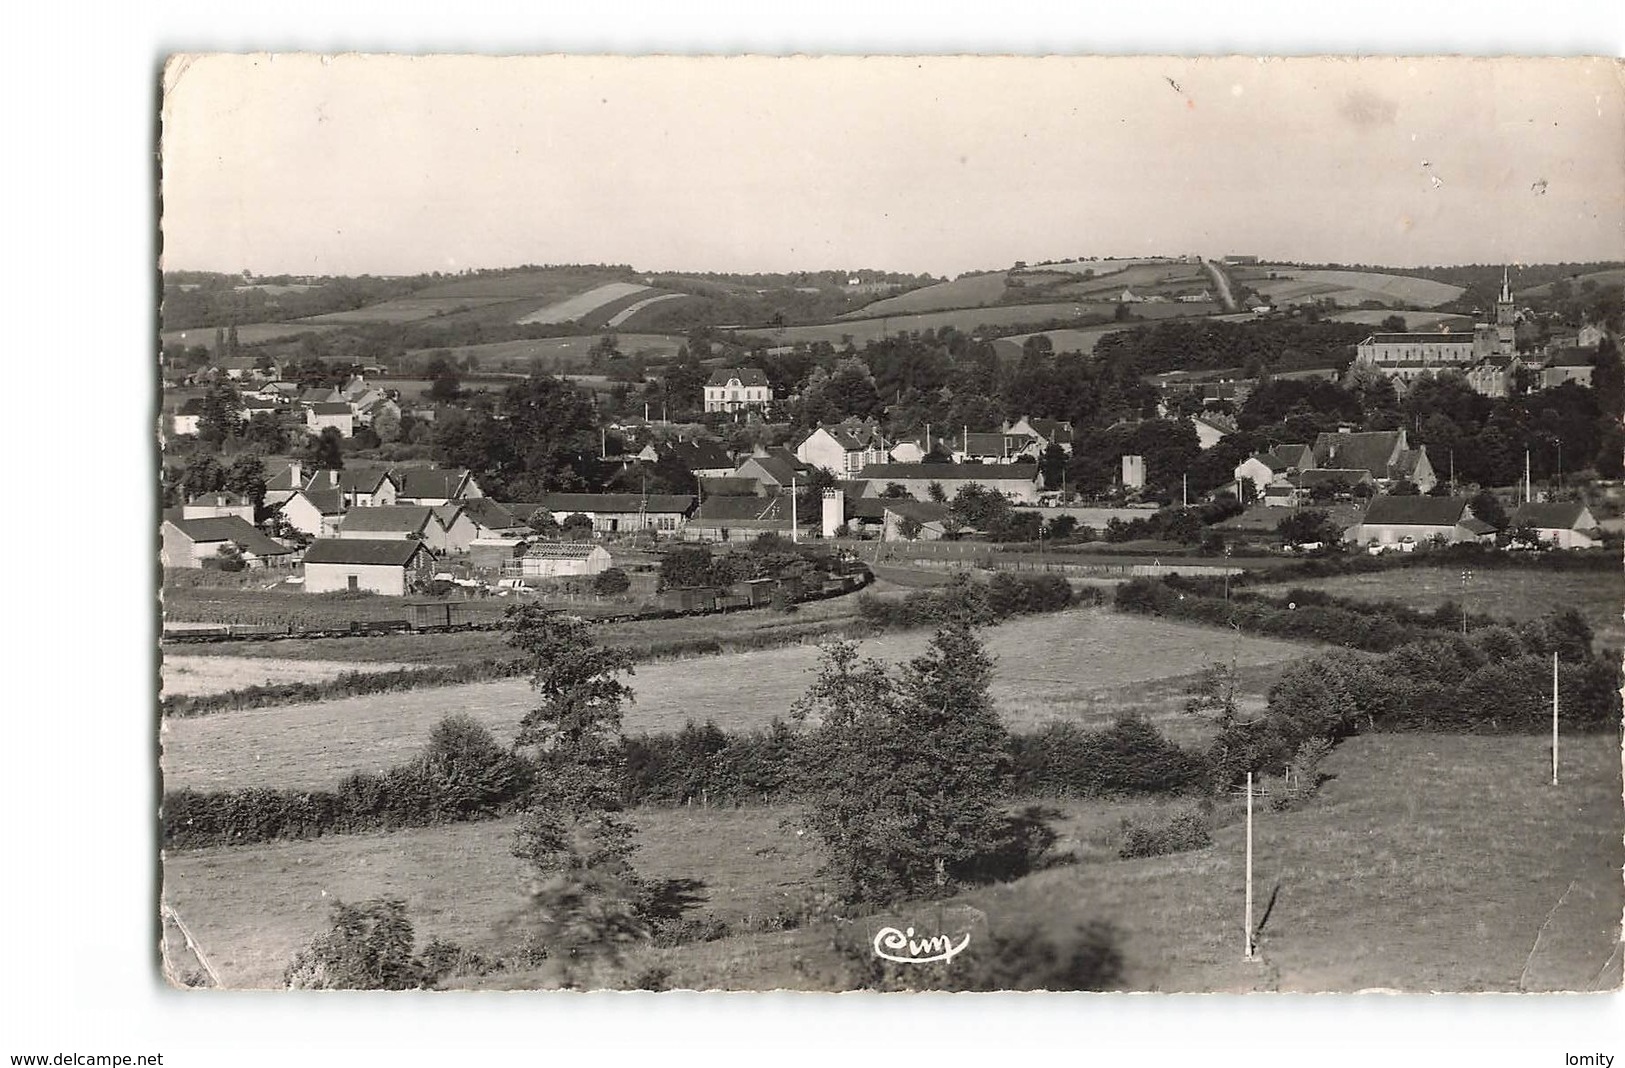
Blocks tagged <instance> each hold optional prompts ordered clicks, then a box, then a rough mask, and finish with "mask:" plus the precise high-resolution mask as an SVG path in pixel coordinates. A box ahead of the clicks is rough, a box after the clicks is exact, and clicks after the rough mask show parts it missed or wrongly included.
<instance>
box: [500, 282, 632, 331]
mask: <svg viewBox="0 0 1625 1068" xmlns="http://www.w3.org/2000/svg"><path fill="white" fill-rule="evenodd" d="M648 292H652V290H651V289H650V287H649V286H646V285H643V284H641V283H638V282H605V283H604V284H603V285H599V286H594V287H593V288H592V289H589V290H587V291H586V292H584V293H573V294H571V295H570V296H568V297H565V298H563V299H562V300H557V301H554V302H553V303H551V304H548V305H547V306H546V307H543V308H538V309H537V310H536V311H533V312H531V313H530V314H529V315H526V316H524V317H522V318H520V319H519V320H517V321H518V322H520V323H568V322H573V321H575V320H577V319H580V318H582V317H583V316H585V315H587V314H588V313H589V312H592V311H593V310H595V309H597V308H599V307H602V306H603V305H606V304H611V303H613V302H615V301H618V300H620V299H621V298H623V297H629V296H632V295H634V294H641V293H648Z"/></svg>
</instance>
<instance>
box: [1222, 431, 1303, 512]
mask: <svg viewBox="0 0 1625 1068" xmlns="http://www.w3.org/2000/svg"><path fill="white" fill-rule="evenodd" d="M1314 466H1315V460H1314V454H1313V453H1312V452H1311V450H1310V448H1309V446H1307V445H1275V446H1272V447H1271V448H1270V449H1268V450H1267V451H1265V452H1255V453H1253V454H1252V455H1251V456H1249V457H1247V459H1245V460H1243V461H1241V463H1239V464H1237V465H1236V470H1235V477H1236V481H1237V482H1238V483H1241V482H1251V483H1252V485H1253V493H1254V494H1255V495H1256V496H1257V497H1259V498H1260V499H1263V498H1266V497H1273V498H1276V499H1277V503H1281V502H1280V501H1279V498H1281V496H1282V494H1280V493H1276V494H1273V495H1272V494H1269V493H1268V492H1267V490H1268V489H1269V487H1270V486H1271V485H1272V484H1273V485H1277V486H1279V485H1284V484H1285V483H1286V480H1287V478H1288V477H1289V476H1291V475H1293V474H1295V473H1297V472H1299V471H1305V470H1308V469H1309V468H1311V467H1314ZM1284 503H1287V504H1290V503H1292V502H1291V501H1290V500H1286V501H1285V502H1284Z"/></svg>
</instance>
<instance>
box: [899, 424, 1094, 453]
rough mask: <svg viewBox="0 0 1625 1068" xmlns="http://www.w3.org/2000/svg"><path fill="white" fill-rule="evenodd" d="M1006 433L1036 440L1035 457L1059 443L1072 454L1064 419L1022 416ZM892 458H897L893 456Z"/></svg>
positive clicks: (1068, 427)
mask: <svg viewBox="0 0 1625 1068" xmlns="http://www.w3.org/2000/svg"><path fill="white" fill-rule="evenodd" d="M1004 432H1005V433H1006V434H1020V435H1021V436H1022V437H1028V438H1032V439H1034V440H1035V441H1036V442H1037V448H1035V449H1034V450H1033V453H1032V454H1033V456H1034V457H1037V456H1039V455H1041V454H1042V453H1043V451H1044V450H1045V449H1047V448H1049V447H1050V446H1051V445H1059V446H1060V447H1061V448H1062V449H1063V450H1064V451H1065V452H1066V454H1067V455H1068V456H1070V455H1072V437H1073V432H1072V423H1071V422H1070V421H1069V420H1066V419H1035V418H1033V417H1032V416H1026V415H1024V416H1022V417H1021V418H1020V419H1017V420H1016V421H1015V422H1013V423H1011V424H1010V425H1009V426H1007V427H1005V428H1004ZM892 459H894V460H895V459H897V457H896V456H893V457H892Z"/></svg>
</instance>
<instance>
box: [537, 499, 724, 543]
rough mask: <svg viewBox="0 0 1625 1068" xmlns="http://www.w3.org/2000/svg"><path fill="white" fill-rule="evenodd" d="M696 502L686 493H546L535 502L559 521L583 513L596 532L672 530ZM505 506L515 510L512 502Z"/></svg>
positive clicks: (679, 525)
mask: <svg viewBox="0 0 1625 1068" xmlns="http://www.w3.org/2000/svg"><path fill="white" fill-rule="evenodd" d="M695 504H696V499H695V498H694V496H692V495H691V494H686V493H681V494H671V493H649V494H641V493H549V494H547V495H546V496H544V497H542V498H541V500H539V501H537V502H536V505H537V507H539V508H545V509H546V510H547V511H548V512H550V513H552V516H553V519H554V521H555V522H558V523H561V524H562V523H563V522H564V521H565V520H566V519H568V518H570V517H571V516H572V515H584V516H586V517H587V518H588V519H590V520H592V529H593V533H595V534H634V533H638V532H640V531H654V532H655V533H657V534H675V533H677V532H679V531H681V530H682V529H683V526H684V524H685V523H687V521H688V519H689V517H690V516H691V515H693V514H694V508H695ZM507 508H508V510H509V511H515V506H514V505H511V504H510V505H507ZM527 518H528V516H527Z"/></svg>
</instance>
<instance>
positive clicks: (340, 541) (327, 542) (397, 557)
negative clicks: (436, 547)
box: [305, 538, 428, 567]
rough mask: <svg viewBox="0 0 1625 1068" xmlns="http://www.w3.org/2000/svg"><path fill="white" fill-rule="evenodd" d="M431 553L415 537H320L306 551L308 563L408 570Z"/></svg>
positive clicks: (306, 561)
mask: <svg viewBox="0 0 1625 1068" xmlns="http://www.w3.org/2000/svg"><path fill="white" fill-rule="evenodd" d="M427 551H428V549H427V548H425V547H424V544H423V543H422V542H421V541H414V540H413V539H411V538H376V539H374V538H317V539H316V540H315V541H313V542H311V543H310V547H309V548H308V549H306V550H305V563H307V564H372V565H383V566H391V567H405V566H406V565H408V564H410V563H411V562H412V558H413V557H415V556H416V555H417V554H418V553H421V552H427Z"/></svg>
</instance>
